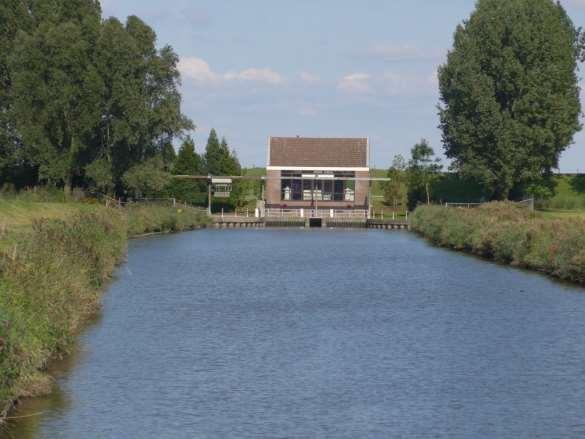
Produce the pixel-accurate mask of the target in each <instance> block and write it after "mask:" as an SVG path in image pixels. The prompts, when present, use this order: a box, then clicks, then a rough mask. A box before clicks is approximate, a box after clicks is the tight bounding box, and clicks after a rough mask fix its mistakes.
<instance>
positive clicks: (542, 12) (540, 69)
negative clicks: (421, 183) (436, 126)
mask: <svg viewBox="0 0 585 439" xmlns="http://www.w3.org/2000/svg"><path fill="white" fill-rule="evenodd" d="M578 41H579V35H578V32H577V31H576V29H575V27H574V25H573V23H572V22H571V20H570V18H569V17H568V16H567V14H566V12H565V10H564V9H563V7H562V6H561V5H560V3H558V2H555V1H553V0H505V1H502V0H479V1H478V2H477V6H476V10H475V11H474V12H473V14H472V15H471V17H470V18H469V20H467V21H465V22H464V23H463V24H461V25H460V26H458V28H457V30H456V32H455V41H454V47H453V49H452V50H451V52H449V55H448V58H447V63H446V64H445V65H443V66H442V67H441V68H440V69H439V82H440V95H441V106H440V119H441V128H442V130H443V142H444V145H445V152H446V155H447V157H449V158H451V159H452V163H453V165H452V166H453V168H454V170H456V171H458V172H459V173H461V174H462V175H464V176H466V177H472V178H475V179H476V180H478V181H480V182H481V183H482V184H483V185H484V187H486V189H488V191H489V193H491V197H492V198H494V199H506V198H508V197H514V196H519V195H520V194H522V193H525V192H530V191H532V192H537V191H539V189H542V188H546V187H548V186H550V183H551V176H552V171H553V169H555V168H557V167H558V161H559V156H560V154H561V153H562V152H563V151H564V150H565V149H566V148H567V147H568V146H569V145H570V144H571V143H572V141H573V136H574V134H575V133H576V132H577V131H578V130H579V129H580V128H581V125H580V122H579V116H580V113H581V104H580V100H579V86H578V81H577V76H576V68H577V59H578V57H579V54H580V47H579V46H580V44H579V42H578Z"/></svg>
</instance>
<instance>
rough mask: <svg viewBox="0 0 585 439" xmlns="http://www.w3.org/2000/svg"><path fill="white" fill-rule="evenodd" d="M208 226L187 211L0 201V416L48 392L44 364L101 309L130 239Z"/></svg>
mask: <svg viewBox="0 0 585 439" xmlns="http://www.w3.org/2000/svg"><path fill="white" fill-rule="evenodd" d="M208 221H209V220H208V218H207V217H206V216H205V215H204V214H203V213H202V212H201V211H200V210H196V209H192V208H178V209H176V208H170V207H164V206H152V205H151V206H147V205H134V206H131V207H128V208H124V209H107V208H105V207H103V206H100V205H98V204H89V203H54V202H30V201H22V200H18V199H13V200H0V409H1V410H0V417H5V416H6V415H7V413H8V411H9V410H10V408H11V407H12V405H13V402H14V401H15V400H17V399H19V398H22V397H33V396H37V395H40V394H43V393H46V392H48V391H50V390H51V387H52V380H51V378H50V377H49V376H47V375H46V374H44V373H43V370H44V369H45V368H46V365H47V362H48V361H49V360H50V359H51V358H55V357H60V356H64V355H67V354H68V352H70V350H71V348H72V346H73V343H74V340H75V336H76V335H77V334H78V333H79V331H80V330H81V328H83V325H84V323H85V322H86V321H87V319H88V318H90V317H91V316H92V315H94V314H95V313H96V311H97V310H99V306H100V305H99V304H100V293H101V291H102V289H103V287H104V285H105V284H106V283H107V281H108V280H109V279H110V277H111V275H112V273H113V271H114V269H115V267H116V265H117V264H118V263H119V262H120V261H121V260H122V259H123V257H124V255H125V249H126V245H127V240H128V238H131V237H134V236H137V235H141V234H145V233H167V232H176V231H183V230H189V229H194V228H198V227H202V226H205V225H207V223H208Z"/></svg>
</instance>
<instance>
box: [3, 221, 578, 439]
mask: <svg viewBox="0 0 585 439" xmlns="http://www.w3.org/2000/svg"><path fill="white" fill-rule="evenodd" d="M584 292H585V291H584V290H583V289H580V288H576V287H571V286H567V285H562V284H559V283H556V282H554V281H552V280H550V279H547V278H545V277H543V276H540V275H538V274H534V273H529V272H525V271H521V270H517V269H513V268H509V267H503V266H499V265H496V264H492V263H488V262H485V261H482V260H479V259H475V258H473V257H469V256H465V255H461V254H458V253H455V252H450V251H447V250H443V249H438V248H434V247H432V246H430V245H429V244H427V243H426V242H425V241H424V240H422V239H420V238H418V237H417V236H416V235H414V234H410V233H408V232H398V231H396V232H384V231H377V230H362V231H355V230H354V231H339V230H338V231H332V230H222V231H213V230H205V231H197V232H190V233H183V234H179V235H173V236H163V237H154V238H149V239H142V240H135V241H132V242H131V244H130V248H129V255H128V262H127V264H125V265H123V266H122V267H120V269H119V270H118V273H117V277H116V279H115V280H114V282H113V283H112V285H111V286H110V288H109V290H108V292H107V293H106V294H105V296H104V300H103V304H104V306H103V312H102V314H101V316H100V318H99V319H97V320H96V321H95V322H94V323H93V324H92V325H91V326H90V327H89V328H88V329H87V330H86V331H85V332H84V334H83V335H82V336H81V337H80V341H79V346H78V352H76V353H75V354H74V355H73V356H71V357H70V358H68V359H67V360H66V361H65V362H64V363H61V364H56V365H55V366H53V367H54V371H53V372H54V373H55V374H56V376H57V381H58V386H57V390H56V391H55V392H54V393H53V394H52V395H50V396H49V397H47V398H43V399H39V400H34V401H29V402H26V403H25V404H24V405H23V406H22V407H21V408H20V409H19V411H17V412H16V413H15V414H14V415H15V416H24V418H22V419H20V420H19V421H18V422H16V423H14V424H10V426H9V428H8V430H7V431H6V432H5V433H4V435H3V438H2V439H4V438H17V439H21V438H22V439H52V438H59V439H79V438H84V439H85V438H96V439H104V438H157V439H158V438H238V439H240V438H309V437H311V438H430V437H432V438H450V439H453V438H515V439H518V438H561V437H562V438H583V437H585V379H584V378H585V294H584Z"/></svg>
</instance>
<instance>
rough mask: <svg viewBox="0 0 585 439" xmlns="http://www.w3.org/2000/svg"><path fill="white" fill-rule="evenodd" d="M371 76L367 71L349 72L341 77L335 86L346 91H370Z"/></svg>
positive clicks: (359, 92)
mask: <svg viewBox="0 0 585 439" xmlns="http://www.w3.org/2000/svg"><path fill="white" fill-rule="evenodd" d="M371 79H372V76H371V75H370V74H368V73H351V74H349V75H346V76H344V77H343V78H341V80H340V81H339V83H338V84H337V87H338V88H339V89H340V90H343V91H345V92H348V93H357V94H363V93H370V92H371V91H372V89H371V87H370V80H371Z"/></svg>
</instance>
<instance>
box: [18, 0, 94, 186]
mask: <svg viewBox="0 0 585 439" xmlns="http://www.w3.org/2000/svg"><path fill="white" fill-rule="evenodd" d="M31 12H32V14H33V17H34V20H35V27H34V29H33V30H32V31H31V32H29V33H25V32H19V34H18V36H17V38H16V41H15V45H14V51H13V53H12V55H11V57H10V61H9V64H10V70H11V74H12V90H11V92H12V96H13V100H12V105H13V116H14V118H15V119H14V121H15V126H16V128H17V130H18V132H19V134H20V135H21V136H22V139H23V141H24V143H25V144H26V145H28V146H29V147H30V148H31V150H30V154H31V158H33V159H34V160H35V161H37V163H38V164H39V172H40V177H41V178H42V179H43V180H46V181H49V182H53V183H61V184H63V185H65V187H71V185H72V184H73V179H74V178H75V177H76V176H79V175H81V169H80V168H79V166H78V164H79V163H78V158H79V156H80V155H81V154H83V152H84V150H86V149H87V148H89V147H90V146H91V137H92V131H93V130H94V129H95V128H96V127H97V125H98V123H99V117H100V115H99V108H100V105H99V100H100V89H101V79H100V77H99V75H98V73H97V70H96V68H95V65H94V64H93V56H92V53H93V48H94V46H95V43H96V40H97V37H98V35H99V31H100V25H101V10H100V6H99V2H97V1H93V0H62V1H60V2H55V1H50V0H37V1H36V2H33V3H32V4H31Z"/></svg>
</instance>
